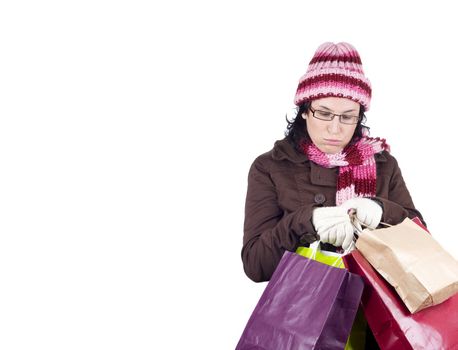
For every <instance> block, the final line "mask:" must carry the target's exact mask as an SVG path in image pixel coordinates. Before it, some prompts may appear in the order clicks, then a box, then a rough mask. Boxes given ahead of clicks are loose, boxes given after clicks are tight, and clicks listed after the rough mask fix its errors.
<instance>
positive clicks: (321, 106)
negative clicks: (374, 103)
mask: <svg viewBox="0 0 458 350" xmlns="http://www.w3.org/2000/svg"><path fill="white" fill-rule="evenodd" d="M319 107H320V108H324V109H326V110H328V111H331V112H332V111H333V110H332V109H330V108H328V107H326V106H323V105H319ZM348 112H356V109H354V108H352V109H349V110H347V111H345V112H342V113H348Z"/></svg>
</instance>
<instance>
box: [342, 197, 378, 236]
mask: <svg viewBox="0 0 458 350" xmlns="http://www.w3.org/2000/svg"><path fill="white" fill-rule="evenodd" d="M340 207H342V208H343V209H345V210H346V211H347V212H348V210H350V209H355V210H356V218H357V219H358V220H359V221H360V222H361V223H362V224H364V225H365V226H368V227H370V228H372V229H375V228H376V227H377V226H378V225H379V224H380V220H381V219H382V214H383V209H382V207H381V206H380V205H379V204H378V203H377V202H375V201H373V200H372V199H369V198H352V199H349V200H347V201H346V202H344V203H342V204H341V205H340Z"/></svg>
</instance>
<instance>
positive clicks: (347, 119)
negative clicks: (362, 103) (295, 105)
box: [310, 107, 359, 125]
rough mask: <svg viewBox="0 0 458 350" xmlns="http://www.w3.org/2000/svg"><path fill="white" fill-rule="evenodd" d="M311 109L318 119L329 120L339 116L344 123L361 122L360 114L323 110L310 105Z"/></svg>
mask: <svg viewBox="0 0 458 350" xmlns="http://www.w3.org/2000/svg"><path fill="white" fill-rule="evenodd" d="M310 111H311V112H312V115H313V116H314V117H315V118H316V119H320V120H326V121H328V122H330V121H331V120H333V119H334V117H339V121H340V122H341V123H342V124H348V125H353V124H358V122H359V115H349V114H335V113H331V112H327V111H321V110H319V109H313V108H312V107H310Z"/></svg>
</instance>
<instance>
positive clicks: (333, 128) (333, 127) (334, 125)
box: [328, 116, 340, 134]
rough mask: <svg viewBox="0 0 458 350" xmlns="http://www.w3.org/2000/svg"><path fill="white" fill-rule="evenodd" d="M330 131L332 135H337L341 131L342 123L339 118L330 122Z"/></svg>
mask: <svg viewBox="0 0 458 350" xmlns="http://www.w3.org/2000/svg"><path fill="white" fill-rule="evenodd" d="M328 129H329V132H330V133H331V134H337V133H338V132H339V131H340V121H339V117H338V116H335V117H334V119H333V120H331V121H330V122H329V126H328Z"/></svg>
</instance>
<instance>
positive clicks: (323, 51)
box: [294, 42, 372, 111]
mask: <svg viewBox="0 0 458 350" xmlns="http://www.w3.org/2000/svg"><path fill="white" fill-rule="evenodd" d="M371 94H372V89H371V83H370V81H369V79H367V78H366V77H365V76H364V72H363V67H362V64H361V58H360V57H359V54H358V51H356V49H355V48H354V47H353V46H352V45H350V44H348V43H344V42H342V43H338V44H334V43H330V42H328V43H324V44H322V45H321V46H320V47H319V48H318V49H317V50H316V52H315V55H314V56H313V58H312V60H311V61H310V63H309V67H308V69H307V73H305V74H304V75H303V76H302V77H301V79H300V80H299V86H298V87H297V91H296V96H295V98H294V103H295V104H296V105H297V106H300V105H301V104H302V103H303V102H304V101H312V100H316V99H319V98H323V97H328V96H335V97H345V98H349V99H351V100H353V101H356V102H358V103H360V104H361V105H363V106H364V107H365V109H366V111H367V110H369V106H370V102H371Z"/></svg>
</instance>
